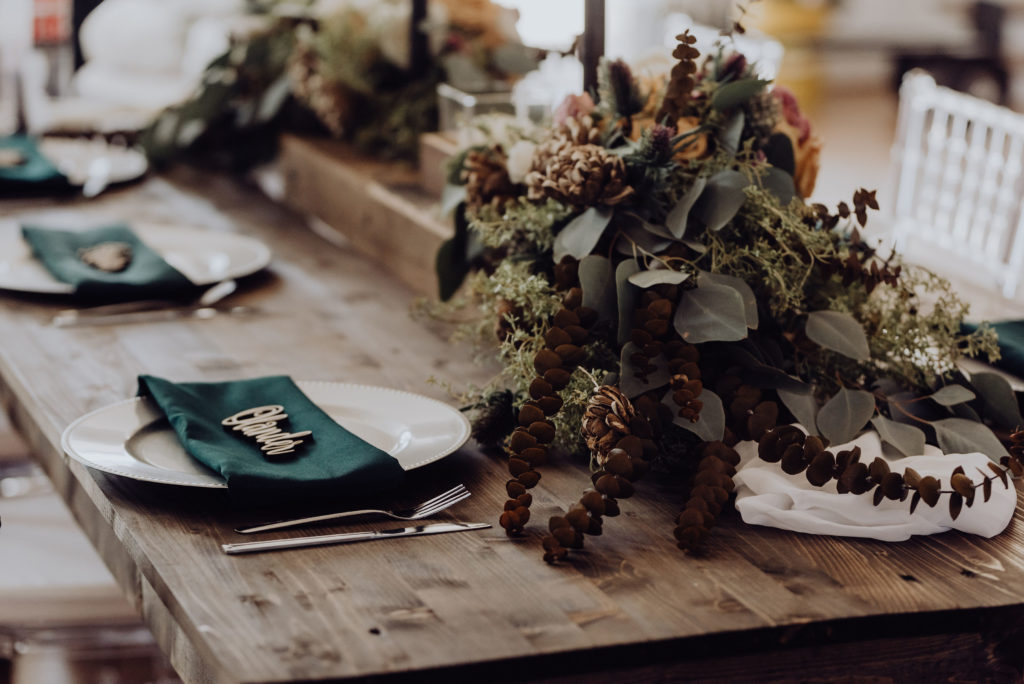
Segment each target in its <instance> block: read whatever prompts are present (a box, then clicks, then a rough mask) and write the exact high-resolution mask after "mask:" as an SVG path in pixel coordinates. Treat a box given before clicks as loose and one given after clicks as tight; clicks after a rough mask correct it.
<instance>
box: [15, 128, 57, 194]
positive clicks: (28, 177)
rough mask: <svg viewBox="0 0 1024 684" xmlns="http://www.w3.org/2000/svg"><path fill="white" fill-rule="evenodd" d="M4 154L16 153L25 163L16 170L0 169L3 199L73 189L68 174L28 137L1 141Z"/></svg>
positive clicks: (16, 166) (19, 136)
mask: <svg viewBox="0 0 1024 684" xmlns="http://www.w3.org/2000/svg"><path fill="white" fill-rule="evenodd" d="M0 150H13V151H14V152H17V153H18V154H19V155H21V156H22V158H24V160H25V161H24V162H23V163H21V164H17V165H14V166H0V196H3V195H17V194H22V193H25V192H37V191H38V192H47V191H53V190H67V189H70V188H71V185H70V184H69V183H68V179H67V178H65V177H64V174H62V173H61V172H60V171H59V170H58V169H57V167H56V166H54V165H53V163H52V162H51V161H50V160H49V159H47V158H46V157H45V156H43V154H42V153H41V152H40V151H39V147H38V146H37V145H36V142H35V140H34V139H32V138H30V137H28V136H25V135H12V136H7V137H0Z"/></svg>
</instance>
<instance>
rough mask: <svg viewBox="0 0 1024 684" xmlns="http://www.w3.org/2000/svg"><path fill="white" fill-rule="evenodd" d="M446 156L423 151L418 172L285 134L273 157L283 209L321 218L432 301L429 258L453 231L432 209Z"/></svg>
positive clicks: (322, 141)
mask: <svg viewBox="0 0 1024 684" xmlns="http://www.w3.org/2000/svg"><path fill="white" fill-rule="evenodd" d="M435 137H438V138H440V136H435ZM445 154H446V152H445V151H444V149H441V150H438V151H434V150H429V151H428V152H427V154H426V155H425V157H426V158H425V160H424V163H423V164H422V168H423V172H421V171H420V170H418V169H417V168H415V167H414V166H413V165H411V164H407V163H400V162H382V161H379V160H375V159H372V158H370V157H367V156H365V155H362V154H360V153H358V152H356V151H355V150H353V149H352V147H351V146H349V145H346V144H345V143H341V142H338V141H334V140H326V139H322V138H302V137H298V136H294V135H285V136H283V138H282V140H281V152H280V156H279V158H278V164H279V168H280V171H281V175H282V177H283V180H284V186H285V187H284V202H285V203H286V204H287V205H288V206H289V207H290V208H292V209H294V210H296V211H298V212H301V213H303V214H307V215H311V216H314V217H316V218H317V219H320V221H322V222H323V223H324V224H326V225H327V226H329V227H330V229H331V230H333V231H335V232H337V233H338V234H340V235H343V236H344V237H345V238H346V239H347V240H348V241H349V242H351V244H352V246H353V247H354V248H355V249H357V250H359V251H360V252H362V253H363V254H365V255H366V256H368V257H369V258H371V259H373V260H375V261H377V262H378V263H380V265H381V266H383V267H384V268H386V269H387V270H388V271H390V272H391V273H392V274H394V275H395V276H396V277H397V278H398V279H400V280H401V281H402V282H404V283H405V284H407V285H409V286H410V287H412V288H413V289H414V290H416V291H417V292H419V293H421V294H424V295H428V296H436V294H437V278H436V276H435V273H434V255H435V254H436V253H437V250H438V247H440V245H441V243H442V242H443V241H444V240H446V239H448V238H449V237H451V235H452V232H453V229H452V226H451V222H450V220H448V219H442V218H441V217H440V216H439V208H438V204H437V200H438V198H439V196H440V188H441V186H442V185H443V182H444V177H443V174H442V172H441V170H440V167H441V162H442V161H443V157H444V155H445ZM431 168H434V169H436V173H431V171H430V169H431ZM424 185H426V186H427V187H424ZM427 188H429V189H427Z"/></svg>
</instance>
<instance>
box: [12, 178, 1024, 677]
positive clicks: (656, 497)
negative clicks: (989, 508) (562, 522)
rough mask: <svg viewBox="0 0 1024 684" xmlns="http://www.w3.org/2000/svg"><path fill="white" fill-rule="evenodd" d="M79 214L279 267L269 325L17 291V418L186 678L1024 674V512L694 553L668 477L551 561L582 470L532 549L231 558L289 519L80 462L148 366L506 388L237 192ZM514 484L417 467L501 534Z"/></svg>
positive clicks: (759, 532)
mask: <svg viewBox="0 0 1024 684" xmlns="http://www.w3.org/2000/svg"><path fill="white" fill-rule="evenodd" d="M51 206H52V205H46V207H47V208H48V209H49V208H50V207H51ZM58 206H59V208H61V209H63V210H67V211H73V212H75V213H76V214H77V215H78V216H79V217H84V218H85V219H97V220H98V219H100V218H101V217H111V216H114V217H126V218H131V219H135V220H142V219H150V220H170V221H177V222H181V223H187V224H189V225H193V226H201V227H205V228H208V229H210V230H216V231H237V232H239V233H244V234H247V235H251V236H254V237H256V238H258V239H261V240H263V241H265V242H266V243H268V244H269V245H270V246H271V247H272V249H273V250H274V262H273V265H272V267H271V268H270V271H269V273H267V274H264V275H260V276H256V277H255V278H252V279H251V280H250V281H249V282H246V283H244V285H245V287H244V288H243V291H242V292H241V293H240V294H239V295H237V296H236V300H237V301H238V302H241V303H246V304H254V305H258V306H259V307H262V308H263V309H264V310H265V312H266V313H265V314H264V315H262V316H258V317H253V318H247V319H243V318H226V317H222V318H216V319H213V320H208V321H187V322H174V323H149V324H138V325H124V326H120V327H91V328H73V329H57V328H54V327H51V326H50V325H48V321H49V318H50V317H51V316H52V315H53V313H54V312H55V311H56V310H57V309H59V308H60V307H61V303H60V302H56V301H53V300H52V299H47V298H44V297H33V296H24V295H22V296H19V295H14V294H9V293H7V294H4V295H3V297H2V298H0V386H2V388H0V389H2V396H3V399H4V400H5V402H6V405H7V407H8V409H9V410H10V412H11V414H12V416H13V417H14V419H15V421H16V424H17V425H18V426H19V427H20V428H21V429H22V430H23V432H24V433H25V435H26V436H27V438H28V440H29V441H30V443H31V445H32V447H33V448H34V450H35V453H36V454H37V455H38V457H39V459H40V460H41V462H42V463H43V465H44V466H45V468H46V470H47V472H48V473H49V474H50V476H51V478H52V479H53V480H54V483H55V485H56V487H57V488H58V490H59V491H60V492H61V494H62V495H63V497H64V499H65V500H66V501H67V502H68V504H69V506H70V507H71V509H72V511H73V512H74V514H75V516H76V518H77V519H78V521H79V523H80V524H81V526H82V527H83V529H84V530H85V532H86V533H87V535H88V536H89V538H90V539H91V540H92V542H93V544H94V545H95V546H96V548H97V549H98V550H99V552H100V554H101V555H102V557H103V558H104V559H105V561H106V563H107V564H108V565H109V567H110V569H111V570H112V572H113V574H114V576H115V577H116V578H117V580H118V582H119V583H120V584H121V586H122V587H123V588H124V590H125V592H126V593H127V595H128V596H129V598H130V599H131V600H132V601H133V602H134V604H135V605H136V606H137V607H138V609H139V610H140V611H141V613H142V614H143V616H144V617H145V620H146V621H147V623H148V624H149V625H150V627H151V628H152V630H153V632H154V634H155V635H156V638H157V640H158V641H159V643H160V644H161V646H162V647H163V648H164V649H165V650H166V652H167V653H168V654H169V656H170V659H171V661H172V663H173V664H174V666H175V668H176V669H177V670H178V672H179V673H180V674H181V676H182V678H183V679H184V680H185V681H186V682H286V681H329V680H345V679H355V678H366V679H370V680H373V681H456V680H457V681H480V682H484V681H511V680H523V679H527V680H536V681H546V682H563V681H587V682H591V681H616V682H623V681H680V680H684V679H691V680H696V681H700V680H706V681H752V682H753V681H756V682H766V681H788V680H790V679H793V678H799V679H803V680H805V681H808V680H813V681H828V680H834V681H844V682H851V681H888V680H890V679H891V680H893V681H896V680H901V681H908V680H910V681H939V680H942V681H946V680H947V679H949V680H950V681H952V680H954V679H955V680H956V681H993V680H995V681H1004V680H1005V681H1016V680H1019V679H1020V678H1021V676H1022V669H1024V525H1022V524H1021V522H1020V520H1019V519H1018V520H1015V521H1014V522H1013V523H1011V525H1010V527H1009V529H1008V530H1007V531H1006V532H1004V533H1003V534H1002V535H1000V536H999V537H997V538H995V539H991V540H986V539H979V538H975V537H969V536H965V535H961V534H958V533H947V534H943V535H938V536H935V537H930V538H926V539H921V540H915V541H912V542H908V543H903V544H886V543H881V542H872V541H855V540H842V539H831V538H827V537H815V536H805V535H799V534H792V533H787V532H782V531H778V530H773V529H766V528H757V527H751V526H746V525H744V524H743V523H742V522H740V521H739V519H738V516H736V514H735V513H732V514H727V515H726V516H725V520H724V521H723V523H722V524H721V525H720V527H718V528H717V529H716V532H715V534H714V536H713V538H712V541H711V543H710V546H709V548H708V551H707V553H706V554H705V555H703V556H700V557H691V556H687V555H684V554H683V553H682V552H680V551H678V550H677V549H676V548H675V546H674V544H673V540H672V538H671V527H672V519H673V517H674V515H675V513H676V512H677V509H678V507H679V506H680V504H681V501H682V492H681V491H680V490H679V489H678V488H677V487H676V486H674V485H671V484H663V483H659V482H657V481H654V480H653V479H651V480H649V481H645V482H641V483H640V485H639V491H638V494H637V496H636V497H634V498H632V499H629V500H627V501H625V502H623V509H624V513H623V515H622V516H621V517H620V518H617V519H610V520H608V521H607V524H606V526H605V529H606V532H605V535H604V536H602V537H598V538H591V539H588V541H587V544H588V546H587V550H585V551H583V552H581V553H578V554H574V555H573V560H572V563H571V564H569V565H566V566H562V567H549V566H547V565H545V564H544V563H543V562H542V561H541V559H540V555H541V550H540V543H539V539H540V536H541V534H542V532H543V527H544V523H543V521H546V520H547V518H548V516H549V515H551V514H553V513H554V512H555V511H556V510H558V509H559V507H561V506H564V505H566V504H567V503H568V502H571V501H572V500H574V499H575V498H576V497H577V496H578V494H579V492H580V491H581V490H582V488H583V487H585V486H586V484H587V483H588V478H587V476H586V472H585V467H584V466H582V465H580V464H574V463H569V462H567V461H564V460H563V461H556V462H554V463H551V464H549V465H548V466H547V467H545V468H544V470H543V472H544V478H543V480H542V482H541V485H540V486H539V487H538V488H537V489H536V490H535V492H536V502H535V504H534V507H533V512H534V519H535V521H539V522H536V523H535V524H534V525H532V526H531V527H530V529H529V534H528V535H527V536H525V537H523V538H518V539H510V538H508V537H506V536H505V534H504V532H503V531H502V530H501V529H499V528H492V529H489V530H484V531H482V532H468V533H461V534H452V535H441V536H438V537H428V538H421V539H407V540H393V541H387V542H381V543H379V544H378V543H374V544H363V545H353V546H342V547H321V548H311V549H302V550H292V551H285V552H278V553H268V554H259V555H252V556H227V555H224V554H223V553H221V551H220V544H221V543H223V542H228V541H238V540H240V539H241V537H240V536H239V535H237V534H235V533H234V532H232V528H234V527H235V526H236V525H239V524H241V523H244V522H249V521H254V520H256V519H262V518H263V517H265V515H266V512H259V513H254V512H251V511H250V512H245V511H238V510H233V509H232V508H231V507H230V506H229V505H228V502H227V499H226V496H225V494H224V492H222V491H209V490H206V491H204V490H193V489H189V488H182V487H171V486H163V485H155V484H146V483H142V482H136V481H133V480H128V479H124V478H119V477H116V476H108V475H105V474H103V473H99V472H95V471H90V470H88V469H86V468H84V467H82V466H80V465H78V464H77V463H74V462H68V459H67V458H66V457H65V456H63V455H62V453H61V450H60V446H59V444H60V435H61V432H62V431H63V429H64V427H65V426H66V425H67V424H68V423H70V422H71V421H72V420H74V419H75V418H77V417H78V416H79V415H81V414H83V413H85V412H87V411H90V410H93V409H96V408H99V407H102V406H104V405H107V404H109V403H112V402H115V401H118V400H120V399H123V398H126V397H129V396H131V395H132V394H133V393H134V391H135V376H136V375H137V374H139V373H143V372H146V373H153V374H157V375H161V376H165V377H169V378H172V379H176V380H182V381H184V380H221V379H230V378H242V377H249V376H254V375H260V374H267V373H288V374H291V375H292V376H294V377H296V378H309V379H319V380H336V381H349V382H363V383H371V384H376V385H387V386H392V387H398V388H402V389H408V390H413V391H417V392H422V393H432V394H435V395H438V394H440V390H439V389H438V388H437V387H436V386H434V385H430V384H427V382H426V381H427V378H428V377H430V376H432V375H433V376H437V377H438V378H442V379H450V380H455V381H458V382H464V381H467V380H476V381H479V380H481V379H483V378H484V377H485V376H486V373H487V370H486V369H483V368H481V367H480V366H477V365H474V364H473V363H472V362H471V361H470V360H469V357H470V354H469V353H468V352H467V350H465V349H461V348H457V347H453V346H452V345H451V344H450V343H449V342H448V341H446V340H445V339H444V338H443V336H441V335H440V334H438V333H437V332H436V331H432V330H430V329H429V328H428V327H426V326H425V325H424V324H422V323H418V322H415V321H413V320H411V319H410V317H409V315H408V306H409V303H410V299H411V295H410V293H409V292H408V291H407V290H405V289H404V287H403V286H400V285H398V284H396V282H395V281H394V280H393V279H390V278H388V277H385V276H384V275H383V274H382V271H380V270H378V268H377V267H376V266H375V265H373V264H372V263H368V262H367V261H366V260H365V259H363V258H361V257H360V256H358V255H357V254H355V253H352V252H349V251H347V250H345V249H344V248H339V247H337V246H333V245H328V244H327V243H325V242H323V241H322V240H321V239H320V238H318V237H317V236H316V235H314V234H313V233H311V232H310V231H308V230H307V229H306V228H305V226H304V224H303V223H302V222H301V221H300V220H299V219H298V218H297V217H295V216H294V215H292V214H289V213H288V212H286V211H285V210H283V209H280V208H278V207H276V206H275V205H273V204H272V203H270V202H269V201H267V200H265V199H263V198H262V197H261V196H260V195H259V194H258V193H256V192H255V191H253V190H251V189H248V188H245V187H242V186H240V185H237V184H235V183H234V182H232V181H229V180H227V179H225V178H222V177H218V176H213V175H207V174H200V173H198V172H177V173H176V174H174V175H173V176H171V177H170V178H169V179H168V178H159V177H158V178H152V179H149V180H147V181H145V182H144V183H142V184H140V185H137V186H134V187H130V188H126V189H122V190H117V191H111V192H109V193H108V194H106V195H104V196H103V197H102V198H100V199H99V200H97V201H94V202H91V203H81V204H80V205H79V204H75V203H69V204H65V205H64V206H60V205H58ZM43 207H44V205H42V204H40V203H38V202H34V203H27V204H11V203H8V204H7V205H5V206H3V207H0V211H3V212H4V213H6V214H8V215H10V214H12V213H15V212H37V211H38V210H40V209H41V208H43ZM505 479H506V473H505V466H504V462H503V459H502V458H501V457H490V456H486V455H483V454H481V453H479V452H477V451H475V450H474V449H472V448H465V449H463V450H461V451H460V452H458V453H457V454H455V455H453V456H451V457H449V458H446V459H444V460H442V461H440V462H439V463H437V464H435V465H433V466H430V467H427V468H424V469H422V470H420V471H417V472H416V473H415V477H414V478H411V482H410V485H409V495H410V496H412V495H415V494H419V493H424V492H427V491H431V490H433V489H437V488H443V487H444V486H447V485H450V484H454V483H456V482H458V481H462V482H464V483H466V485H467V486H468V487H469V489H470V490H472V492H473V494H474V495H473V497H472V498H471V499H470V500H469V501H467V502H465V503H464V504H460V505H459V506H458V507H456V508H454V509H452V510H451V515H452V516H454V515H457V516H458V518H460V519H462V520H467V521H486V522H495V521H496V518H497V514H498V512H499V510H500V508H501V504H502V502H503V501H504V499H505V494H504V488H503V483H504V481H505ZM271 517H272V516H271ZM1018 517H1019V516H1018ZM388 526H389V525H387V524H384V525H380V524H376V525H375V524H373V523H372V522H371V523H366V524H365V525H358V524H357V525H349V526H346V527H345V528H344V529H352V528H355V529H363V528H372V527H388ZM329 529H334V528H329ZM338 529H342V528H341V526H339V528H338ZM2 542H3V535H2V533H0V549H2ZM0 554H2V552H0ZM0 557H3V558H4V560H5V561H7V560H8V559H7V558H6V557H4V556H3V555H0ZM873 677H874V678H876V679H872V678H873Z"/></svg>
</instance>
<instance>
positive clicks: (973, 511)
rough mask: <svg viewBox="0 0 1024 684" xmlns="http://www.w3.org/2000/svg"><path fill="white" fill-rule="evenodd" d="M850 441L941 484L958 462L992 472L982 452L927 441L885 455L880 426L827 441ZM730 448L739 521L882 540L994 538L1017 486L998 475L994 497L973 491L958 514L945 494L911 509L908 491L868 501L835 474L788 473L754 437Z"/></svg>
mask: <svg viewBox="0 0 1024 684" xmlns="http://www.w3.org/2000/svg"><path fill="white" fill-rule="evenodd" d="M854 446H859V447H860V448H861V461H862V462H864V463H870V462H871V461H873V460H874V458H875V457H876V456H881V457H882V458H884V459H885V460H886V461H888V462H889V465H890V467H891V468H892V470H894V471H902V470H905V469H906V468H913V469H914V470H916V471H917V472H918V473H920V474H921V476H922V477H924V476H928V475H931V476H933V477H936V478H940V479H941V480H942V486H943V489H947V490H948V489H949V477H950V474H951V473H952V472H953V469H954V468H956V467H957V466H958V465H962V466H963V467H964V470H965V471H966V475H967V476H968V477H970V478H971V479H972V480H973V481H974V482H976V483H977V482H980V481H981V475H980V474H979V473H978V470H977V469H978V468H980V469H981V470H982V471H984V472H987V473H990V472H991V471H990V470H989V468H988V466H987V465H986V464H987V463H989V462H990V461H989V458H988V457H987V456H985V455H984V454H980V453H971V454H943V453H942V452H941V451H940V450H939V449H937V448H936V447H933V446H931V445H925V453H924V454H922V455H920V456H908V457H906V458H891V457H889V456H887V455H886V454H883V451H882V443H881V440H880V439H879V437H878V433H876V432H873V431H872V432H865V433H864V434H862V435H860V436H859V437H857V438H856V439H854V440H853V441H852V442H849V443H848V444H843V445H839V446H836V447H829V451H831V452H832V453H838V452H839V451H843V450H845V449H852V448H853V447H854ZM736 451H737V452H738V453H739V454H740V465H739V467H738V468H737V472H736V475H735V477H734V478H733V480H734V481H735V483H736V510H738V511H739V512H740V515H741V516H742V518H743V521H744V522H746V523H750V524H752V525H765V526H768V527H777V528H780V529H783V530H791V531H793V532H805V533H807V534H827V535H832V536H837V537H864V538H868V539H879V540H882V541H905V540H907V539H910V537H911V536H913V535H925V534H935V533H937V532H945V531H947V530H960V531H961V532H967V533H970V534H977V535H981V536H982V537H993V536H995V535H997V534H999V533H1000V532H1002V531H1003V530H1004V529H1005V528H1006V526H1007V525H1008V524H1009V523H1010V519H1011V518H1012V517H1013V512H1014V510H1015V509H1016V507H1017V490H1016V488H1015V487H1014V486H1013V484H1012V483H1011V484H1010V487H1009V489H1007V488H1006V487H1004V486H1003V484H1002V482H1000V481H999V480H998V479H997V480H996V481H995V482H993V484H992V497H991V498H990V499H989V500H988V501H982V496H981V491H980V490H979V491H978V494H977V498H976V499H975V501H974V504H973V505H972V506H971V507H970V508H968V507H967V506H966V505H964V506H963V508H962V509H961V511H960V515H959V516H957V519H956V520H953V518H952V516H950V514H949V495H948V494H943V495H942V496H941V497H940V499H939V502H938V504H937V505H936V506H935V507H934V508H932V507H929V506H928V505H927V504H925V503H924V502H920V503H919V504H918V506H917V509H916V510H915V511H914V514H913V515H911V514H910V499H909V498H908V499H907V500H906V501H892V500H889V499H883V500H882V502H881V503H880V504H879V505H878V506H874V505H872V496H871V494H870V493H868V494H860V495H856V494H839V493H838V492H837V491H836V482H835V480H832V481H831V482H829V483H828V484H826V485H825V486H824V487H815V486H813V485H812V484H811V483H809V482H808V481H807V478H806V477H805V476H804V475H803V474H802V473H801V474H800V475H787V474H786V473H784V472H782V470H781V469H780V468H779V464H778V463H767V462H765V461H762V460H761V459H760V458H758V456H757V442H754V441H749V440H748V441H744V442H740V443H739V444H737V445H736Z"/></svg>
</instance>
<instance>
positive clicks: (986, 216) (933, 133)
mask: <svg viewBox="0 0 1024 684" xmlns="http://www.w3.org/2000/svg"><path fill="white" fill-rule="evenodd" d="M893 152H894V158H895V161H896V163H897V168H898V173H897V177H896V184H897V187H896V202H895V209H894V219H895V221H894V231H893V232H894V237H895V240H896V242H897V246H898V248H899V249H901V250H903V251H905V252H907V253H908V255H911V256H912V255H913V254H914V253H915V252H918V251H919V248H923V249H925V250H927V251H929V252H931V253H932V255H933V256H934V255H937V254H943V255H944V258H946V259H948V260H949V266H950V267H951V268H957V269H959V270H960V272H961V273H960V274H959V275H964V274H966V275H967V276H968V277H970V276H971V275H974V276H976V280H978V281H983V282H985V283H986V284H989V285H991V286H993V287H996V288H998V289H999V291H1000V292H1001V293H1002V294H1003V296H1005V297H1008V298H1012V297H1014V295H1015V294H1016V290H1017V287H1018V285H1019V283H1020V280H1021V278H1020V271H1021V269H1022V268H1024V199H1022V194H1024V193H1022V190H1024V179H1022V177H1021V171H1022V165H1024V115H1021V114H1017V113H1015V112H1012V111H1010V110H1009V109H1007V108H1005V107H1000V106H998V105H995V104H992V103H990V102H986V101H984V100H981V99H978V98H976V97H973V96H971V95H967V94H965V93H958V92H956V91H953V90H950V89H948V88H943V87H940V86H938V85H936V83H935V81H934V79H932V77H931V76H928V75H927V74H924V73H919V72H911V73H909V74H908V75H907V76H906V77H905V78H904V80H903V85H902V87H901V88H900V111H899V120H898V130H897V139H896V145H895V146H894V148H893Z"/></svg>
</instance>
